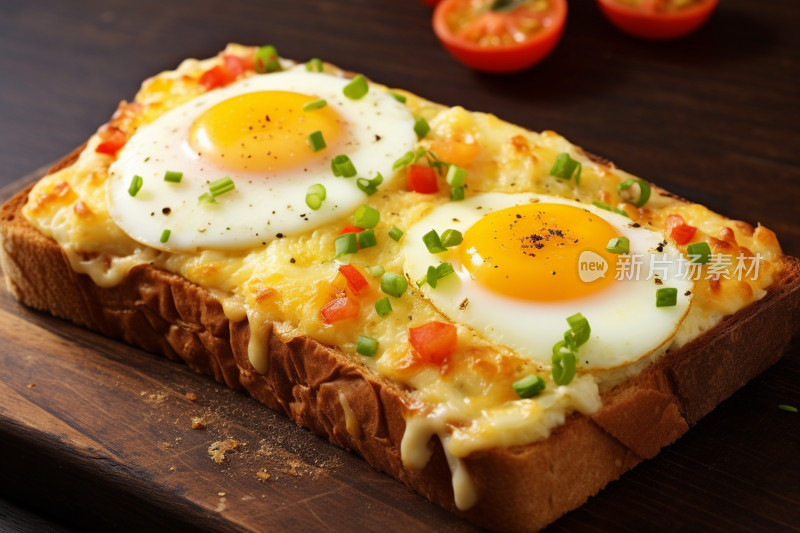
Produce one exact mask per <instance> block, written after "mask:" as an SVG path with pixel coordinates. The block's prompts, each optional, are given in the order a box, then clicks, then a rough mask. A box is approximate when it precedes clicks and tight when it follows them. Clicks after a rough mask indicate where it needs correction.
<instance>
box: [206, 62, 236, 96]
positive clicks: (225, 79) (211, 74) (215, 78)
mask: <svg viewBox="0 0 800 533" xmlns="http://www.w3.org/2000/svg"><path fill="white" fill-rule="evenodd" d="M235 79H236V76H235V75H234V74H232V73H231V72H230V71H229V70H228V69H227V68H225V67H224V66H222V65H216V66H214V67H211V68H210V69H208V70H207V71H205V72H204V73H203V75H202V76H200V85H202V86H203V87H205V88H206V90H208V91H210V90H211V89H216V88H217V87H222V86H224V85H228V84H229V83H230V82H232V81H233V80H235Z"/></svg>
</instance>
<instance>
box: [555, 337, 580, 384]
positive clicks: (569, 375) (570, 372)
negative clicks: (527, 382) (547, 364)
mask: <svg viewBox="0 0 800 533" xmlns="http://www.w3.org/2000/svg"><path fill="white" fill-rule="evenodd" d="M564 346H565V342H564V341H559V342H557V343H556V345H555V346H553V358H552V367H553V368H552V372H553V381H555V383H556V385H569V383H570V382H571V381H572V379H573V378H574V377H575V354H574V353H573V352H570V351H567V352H565V351H563V348H564Z"/></svg>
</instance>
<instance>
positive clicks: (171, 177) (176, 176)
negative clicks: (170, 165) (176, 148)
mask: <svg viewBox="0 0 800 533" xmlns="http://www.w3.org/2000/svg"><path fill="white" fill-rule="evenodd" d="M182 178H183V172H176V171H174V170H167V171H166V172H164V181H168V182H170V183H180V182H181V179H182Z"/></svg>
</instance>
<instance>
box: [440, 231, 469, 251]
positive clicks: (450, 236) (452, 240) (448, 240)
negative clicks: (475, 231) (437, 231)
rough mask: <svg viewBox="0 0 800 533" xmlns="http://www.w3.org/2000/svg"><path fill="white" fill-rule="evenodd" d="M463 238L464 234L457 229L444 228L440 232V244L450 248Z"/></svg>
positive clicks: (459, 242)
mask: <svg viewBox="0 0 800 533" xmlns="http://www.w3.org/2000/svg"><path fill="white" fill-rule="evenodd" d="M463 240H464V236H463V235H461V232H460V231H458V230H457V229H446V230H444V232H443V233H442V245H443V246H444V247H445V248H452V247H453V246H458V245H459V244H461V241H463Z"/></svg>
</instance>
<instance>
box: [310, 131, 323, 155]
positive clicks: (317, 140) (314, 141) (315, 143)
mask: <svg viewBox="0 0 800 533" xmlns="http://www.w3.org/2000/svg"><path fill="white" fill-rule="evenodd" d="M308 145H309V146H310V147H311V149H312V150H314V151H315V152H319V151H320V150H322V149H323V148H325V147H326V146H327V144H325V139H324V138H323V137H322V132H321V131H319V130H317V131H315V132H313V133H311V134H309V135H308Z"/></svg>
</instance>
